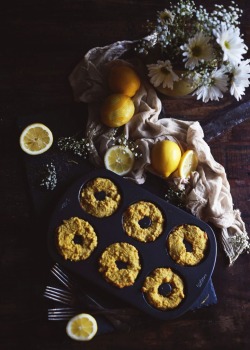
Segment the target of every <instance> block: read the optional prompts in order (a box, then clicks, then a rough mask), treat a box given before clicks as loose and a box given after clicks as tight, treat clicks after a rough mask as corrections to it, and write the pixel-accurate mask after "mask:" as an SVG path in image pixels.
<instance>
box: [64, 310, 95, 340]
mask: <svg viewBox="0 0 250 350" xmlns="http://www.w3.org/2000/svg"><path fill="white" fill-rule="evenodd" d="M97 328H98V327H97V322H96V320H95V318H94V317H93V316H91V315H89V314H79V315H76V316H75V317H73V318H72V319H71V320H69V322H68V324H67V327H66V332H67V334H68V336H70V337H71V338H72V339H75V340H82V341H86V340H90V339H92V338H93V337H94V336H95V334H96V332H97Z"/></svg>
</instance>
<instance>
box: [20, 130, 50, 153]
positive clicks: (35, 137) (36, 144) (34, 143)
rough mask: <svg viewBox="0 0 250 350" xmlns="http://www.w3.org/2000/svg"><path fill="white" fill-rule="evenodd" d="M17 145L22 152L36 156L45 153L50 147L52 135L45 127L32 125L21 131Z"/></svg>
mask: <svg viewBox="0 0 250 350" xmlns="http://www.w3.org/2000/svg"><path fill="white" fill-rule="evenodd" d="M19 143H20V146H21V148H22V150H23V151H24V152H26V153H28V154H31V155H37V154H41V153H44V152H46V151H47V150H48V149H49V148H50V147H51V145H52V143H53V135H52V132H51V131H50V129H49V128H48V127H47V126H46V125H44V124H41V123H34V124H31V125H28V126H27V127H26V128H25V129H24V130H23V131H22V133H21V136H20V139H19Z"/></svg>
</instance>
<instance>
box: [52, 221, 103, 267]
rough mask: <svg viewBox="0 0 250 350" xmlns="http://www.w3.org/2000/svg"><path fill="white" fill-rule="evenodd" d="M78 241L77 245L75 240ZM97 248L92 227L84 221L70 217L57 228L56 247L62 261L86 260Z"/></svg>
mask: <svg viewBox="0 0 250 350" xmlns="http://www.w3.org/2000/svg"><path fill="white" fill-rule="evenodd" d="M76 239H78V241H79V242H78V243H76V242H75V240H76ZM96 246H97V236H96V233H95V231H94V229H93V227H92V226H91V225H90V224H89V223H88V222H87V221H85V220H82V219H79V218H78V217H72V218H70V219H69V220H64V221H63V224H62V225H60V226H59V227H58V228H57V247H58V250H59V252H60V254H61V255H62V256H63V257H64V259H66V260H67V259H68V260H71V261H79V260H86V259H87V258H88V257H89V256H90V255H91V253H92V252H93V250H94V249H95V247H96Z"/></svg>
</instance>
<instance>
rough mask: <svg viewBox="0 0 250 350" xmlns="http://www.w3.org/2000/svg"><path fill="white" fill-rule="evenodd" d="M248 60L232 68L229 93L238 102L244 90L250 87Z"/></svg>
mask: <svg viewBox="0 0 250 350" xmlns="http://www.w3.org/2000/svg"><path fill="white" fill-rule="evenodd" d="M249 62H250V60H245V61H241V62H240V63H239V64H238V65H237V66H235V67H233V70H232V72H231V73H232V79H231V87H230V93H231V95H232V96H234V97H235V98H236V100H237V101H239V100H240V99H241V97H242V95H244V94H245V89H246V88H247V87H248V86H249V85H250V82H249V78H250V65H249Z"/></svg>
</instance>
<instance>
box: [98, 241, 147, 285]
mask: <svg viewBox="0 0 250 350" xmlns="http://www.w3.org/2000/svg"><path fill="white" fill-rule="evenodd" d="M117 262H122V263H124V264H125V265H126V268H118V266H117ZM140 269H141V265H140V258H139V254H138V251H137V249H136V248H135V247H134V246H133V245H131V244H129V243H125V242H121V243H113V244H111V245H110V246H108V247H107V248H106V249H105V251H104V252H103V253H102V255H101V258H100V259H99V272H100V273H101V274H102V275H103V277H104V278H105V279H106V281H107V282H109V283H111V284H113V285H114V286H116V287H118V288H124V287H128V286H131V285H133V284H134V282H135V280H136V278H137V276H138V273H139V271H140Z"/></svg>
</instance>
